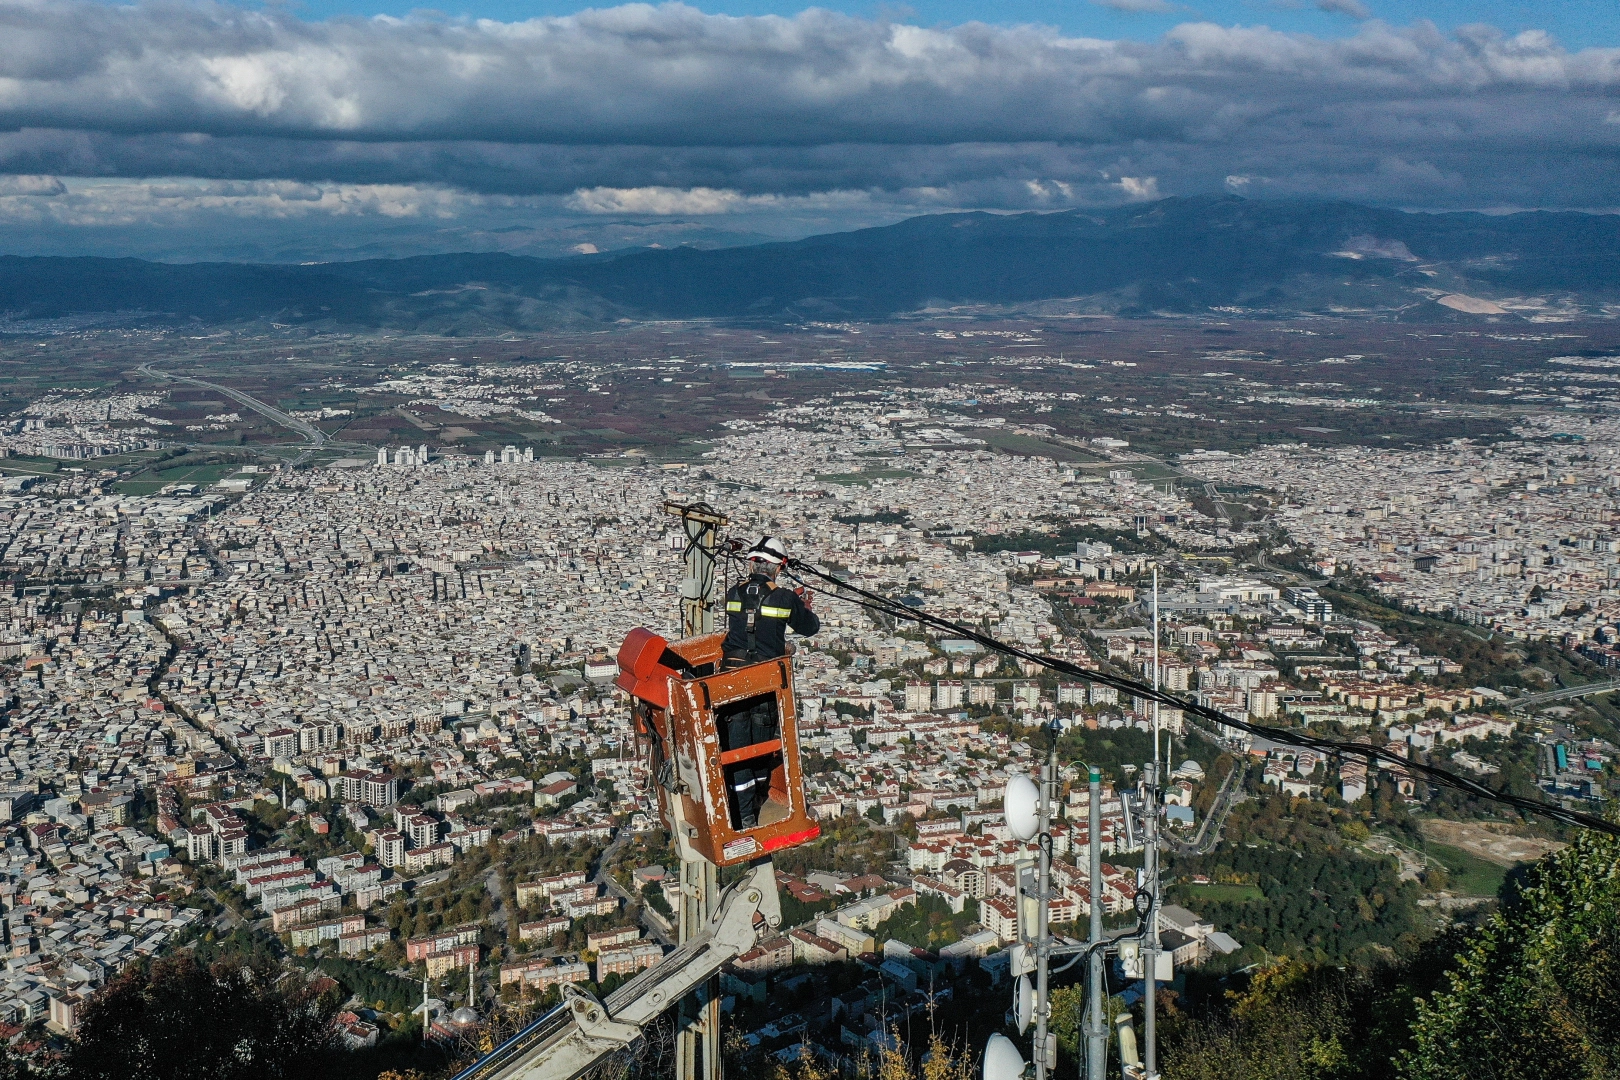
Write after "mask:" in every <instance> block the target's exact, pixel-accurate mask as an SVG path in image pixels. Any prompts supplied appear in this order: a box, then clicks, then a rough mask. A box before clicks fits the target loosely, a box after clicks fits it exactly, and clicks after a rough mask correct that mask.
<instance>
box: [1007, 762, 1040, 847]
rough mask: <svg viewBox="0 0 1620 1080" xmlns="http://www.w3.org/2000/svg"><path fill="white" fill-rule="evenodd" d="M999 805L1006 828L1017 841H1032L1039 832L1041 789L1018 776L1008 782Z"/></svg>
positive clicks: (1028, 779)
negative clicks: (1005, 821)
mask: <svg viewBox="0 0 1620 1080" xmlns="http://www.w3.org/2000/svg"><path fill="white" fill-rule="evenodd" d="M1001 805H1002V814H1003V815H1004V816H1005V817H1006V819H1007V827H1008V828H1009V829H1011V830H1012V834H1013V835H1014V836H1016V837H1018V839H1020V840H1033V839H1034V838H1035V834H1036V833H1038V832H1040V831H1041V809H1040V807H1041V789H1040V788H1038V787H1036V786H1035V781H1033V780H1031V779H1030V778H1029V777H1027V776H1024V775H1022V774H1020V775H1018V776H1014V777H1013V778H1012V779H1010V780H1008V781H1007V794H1006V796H1005V797H1004V798H1003V800H1002V803H1001Z"/></svg>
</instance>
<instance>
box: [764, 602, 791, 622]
mask: <svg viewBox="0 0 1620 1080" xmlns="http://www.w3.org/2000/svg"><path fill="white" fill-rule="evenodd" d="M759 613H760V614H761V615H764V616H765V617H766V618H768V619H785V618H787V617H788V616H789V615H792V614H793V609H792V608H785V607H770V606H769V605H767V604H761V605H760V606H759Z"/></svg>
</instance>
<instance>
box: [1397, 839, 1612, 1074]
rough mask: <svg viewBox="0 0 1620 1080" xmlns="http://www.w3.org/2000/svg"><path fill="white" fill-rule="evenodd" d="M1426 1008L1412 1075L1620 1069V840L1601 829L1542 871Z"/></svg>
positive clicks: (1532, 873) (1409, 1063)
mask: <svg viewBox="0 0 1620 1080" xmlns="http://www.w3.org/2000/svg"><path fill="white" fill-rule="evenodd" d="M1447 984H1448V985H1446V986H1445V987H1444V988H1442V989H1441V990H1439V991H1437V992H1436V993H1435V994H1434V995H1433V996H1432V997H1430V998H1429V999H1428V1000H1426V1001H1420V1002H1419V1003H1418V1012H1417V1019H1416V1020H1415V1022H1414V1023H1413V1034H1414V1039H1415V1042H1414V1045H1413V1047H1412V1049H1411V1050H1410V1051H1409V1052H1408V1053H1406V1054H1405V1055H1403V1058H1402V1060H1401V1073H1402V1075H1403V1076H1404V1077H1406V1078H1407V1080H1453V1078H1456V1080H1462V1078H1464V1077H1467V1078H1473V1077H1487V1076H1488V1077H1493V1078H1497V1077H1499V1078H1502V1080H1520V1078H1522V1080H1537V1078H1541V1077H1547V1078H1549V1080H1550V1078H1552V1077H1559V1078H1561V1080H1577V1078H1582V1077H1591V1078H1597V1077H1613V1076H1615V1075H1617V1074H1620V839H1617V838H1615V837H1613V836H1608V835H1604V834H1600V833H1597V832H1595V831H1592V830H1583V831H1581V832H1579V833H1578V834H1577V835H1576V836H1575V837H1574V839H1573V841H1572V842H1571V844H1570V846H1569V847H1567V848H1565V849H1563V850H1562V851H1559V852H1556V853H1555V854H1552V855H1549V856H1547V857H1546V858H1544V859H1542V860H1541V861H1540V862H1538V863H1536V864H1535V865H1534V866H1533V867H1531V868H1530V869H1529V870H1528V871H1527V873H1526V874H1525V877H1524V879H1523V882H1522V884H1521V885H1520V887H1519V889H1518V891H1517V893H1516V894H1509V895H1508V896H1507V897H1506V899H1505V901H1504V907H1503V910H1501V911H1500V912H1498V913H1497V914H1495V915H1493V916H1492V917H1491V919H1490V920H1489V921H1488V922H1487V923H1486V924H1485V925H1484V926H1483V927H1481V928H1480V930H1479V931H1478V932H1477V933H1476V934H1475V935H1473V937H1472V938H1471V939H1470V940H1469V941H1468V942H1467V944H1466V945H1465V947H1464V948H1463V950H1462V951H1461V952H1460V953H1459V954H1458V955H1457V958H1456V964H1455V966H1454V967H1453V968H1452V970H1451V971H1450V972H1449V973H1448V975H1447Z"/></svg>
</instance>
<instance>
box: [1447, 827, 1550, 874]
mask: <svg viewBox="0 0 1620 1080" xmlns="http://www.w3.org/2000/svg"><path fill="white" fill-rule="evenodd" d="M1418 828H1419V829H1420V830H1422V832H1423V835H1424V837H1425V839H1428V840H1433V841H1434V842H1435V843H1437V844H1449V845H1451V846H1452V847H1455V848H1461V849H1462V850H1464V851H1466V852H1468V853H1469V854H1470V855H1476V856H1478V857H1479V858H1481V859H1484V860H1486V861H1487V862H1493V863H1496V864H1497V865H1498V866H1516V865H1518V864H1519V863H1526V862H1535V861H1536V860H1537V859H1539V858H1541V857H1542V856H1543V855H1545V854H1547V853H1548V852H1551V851H1558V850H1560V849H1562V848H1565V847H1567V846H1568V845H1567V844H1565V843H1564V842H1563V841H1561V840H1545V839H1543V838H1541V837H1539V836H1521V835H1518V834H1517V833H1514V832H1513V831H1512V829H1511V828H1510V827H1509V826H1507V825H1496V824H1491V823H1489V822H1481V821H1439V820H1425V821H1421V822H1419V823H1418Z"/></svg>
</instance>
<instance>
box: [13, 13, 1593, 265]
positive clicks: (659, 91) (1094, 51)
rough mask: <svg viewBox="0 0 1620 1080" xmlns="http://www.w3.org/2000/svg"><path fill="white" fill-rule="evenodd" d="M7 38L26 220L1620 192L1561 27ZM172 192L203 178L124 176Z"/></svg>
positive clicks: (645, 24)
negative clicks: (1128, 34)
mask: <svg viewBox="0 0 1620 1080" xmlns="http://www.w3.org/2000/svg"><path fill="white" fill-rule="evenodd" d="M1106 2H1109V3H1113V4H1115V6H1120V5H1123V6H1126V7H1133V8H1135V9H1137V10H1145V11H1147V10H1157V11H1159V12H1161V13H1162V12H1163V10H1164V9H1165V7H1167V6H1169V5H1171V4H1173V3H1174V2H1175V0H1106ZM1311 2H1312V3H1315V2H1316V0H1311ZM243 3H244V4H245V3H246V0H243ZM1323 3H1324V4H1325V5H1328V6H1332V7H1333V8H1334V10H1339V11H1343V12H1345V13H1346V14H1350V15H1353V16H1357V17H1359V15H1360V14H1361V13H1363V10H1364V9H1363V8H1362V6H1361V4H1362V0H1323ZM1182 10H1185V9H1182ZM0 25H3V26H4V27H5V28H6V29H5V33H4V34H0V174H8V173H9V174H16V176H17V177H22V178H26V179H16V178H14V179H11V180H5V181H3V182H0V198H3V199H4V200H5V201H6V202H7V206H6V207H5V208H3V209H0V213H4V214H7V215H11V219H12V220H15V218H16V215H19V214H20V215H28V214H33V215H36V216H41V219H42V220H43V218H44V217H49V216H50V215H53V214H56V215H75V214H84V215H88V216H87V217H85V218H83V219H82V220H92V219H93V218H94V217H95V215H97V214H101V215H105V217H104V219H102V220H108V221H112V220H120V219H121V218H122V216H124V215H130V216H132V217H133V218H134V219H139V220H146V219H148V218H151V217H153V216H154V215H157V216H162V215H167V217H165V220H172V221H175V222H181V221H184V220H186V215H187V214H195V213H208V214H213V215H215V218H216V219H220V220H223V219H224V218H227V217H228V218H233V219H243V220H245V219H248V218H254V219H256V220H264V221H284V222H298V221H305V222H318V221H331V220H335V219H337V218H344V219H356V220H358V219H363V218H366V217H367V216H375V217H388V218H389V219H390V220H391V221H394V222H397V223H399V224H400V226H401V228H404V227H405V226H407V225H410V224H411V223H420V227H421V228H422V229H423V230H429V229H431V228H433V227H434V225H433V223H434V222H437V221H442V220H446V219H447V218H449V217H455V216H457V215H464V214H465V213H466V212H467V208H468V207H469V206H475V205H476V206H477V207H478V208H479V212H480V213H489V214H494V213H497V212H510V213H511V214H512V215H513V216H514V220H515V221H521V222H524V223H528V222H529V221H530V220H532V219H531V218H525V217H524V215H533V214H539V213H550V214H556V213H563V214H564V216H567V215H569V214H572V215H576V216H589V217H590V218H592V219H593V220H598V227H605V223H603V222H601V221H600V220H599V219H602V218H606V217H608V216H612V215H625V216H636V215H642V216H647V217H649V218H654V219H660V220H664V221H666V222H670V219H675V218H680V217H682V216H691V217H698V218H703V219H705V220H709V219H719V218H730V219H732V220H737V219H741V218H744V217H747V216H749V215H753V216H754V217H755V218H764V217H771V216H776V217H777V218H778V219H780V218H782V217H783V216H792V215H800V216H801V217H802V218H803V219H804V220H806V221H809V220H810V219H811V218H812V217H814V218H815V220H816V221H817V222H818V223H820V224H821V226H823V227H829V228H835V227H838V223H839V222H840V221H841V220H848V221H855V220H857V218H858V217H859V216H860V215H862V214H866V213H868V211H870V210H871V208H872V207H874V206H882V207H883V208H884V210H883V212H884V213H888V212H889V211H890V209H891V208H898V207H902V206H903V207H907V208H946V207H982V208H993V209H995V208H1000V209H1017V208H1026V207H1035V206H1053V205H1057V204H1059V203H1060V202H1061V203H1063V204H1074V205H1095V204H1107V203H1119V202H1122V201H1129V200H1137V199H1145V198H1151V197H1154V195H1156V194H1158V193H1159V192H1160V189H1161V188H1162V189H1164V190H1168V191H1176V192H1180V193H1196V192H1211V191H1220V190H1223V189H1224V190H1238V191H1247V192H1255V191H1258V190H1260V188H1261V185H1262V184H1263V185H1264V190H1265V191H1266V192H1267V193H1268V194H1276V195H1281V196H1289V197H1302V196H1305V197H1308V196H1326V197H1332V198H1346V199H1361V200H1374V201H1378V202H1381V203H1386V204H1388V203H1396V204H1401V205H1426V206H1433V207H1437V208H1438V207H1443V206H1450V207H1454V206H1479V205H1514V206H1549V207H1556V206H1584V207H1591V206H1605V205H1620V171H1617V170H1615V169H1614V168H1613V138H1612V135H1613V132H1614V126H1613V125H1614V124H1615V123H1616V122H1617V121H1616V120H1615V119H1614V118H1615V117H1616V116H1620V110H1617V109H1616V106H1615V100H1616V96H1617V95H1620V49H1585V50H1581V51H1570V50H1566V49H1564V48H1562V47H1561V46H1559V45H1558V44H1557V42H1556V41H1554V40H1552V39H1551V38H1550V37H1549V36H1548V35H1547V34H1545V33H1542V32H1540V31H1526V32H1523V33H1518V34H1514V35H1509V34H1505V33H1503V32H1501V31H1498V30H1494V29H1492V28H1490V27H1488V26H1471V27H1467V28H1464V29H1462V30H1459V31H1457V32H1456V33H1455V34H1453V35H1451V36H1449V37H1448V36H1445V35H1443V34H1441V33H1439V32H1438V31H1437V30H1436V29H1435V28H1434V27H1433V26H1432V25H1430V24H1427V23H1415V24H1413V25H1412V26H1409V27H1405V28H1400V27H1393V26H1390V25H1388V24H1386V23H1383V22H1380V21H1378V20H1368V21H1365V22H1364V23H1362V25H1360V26H1359V27H1358V28H1356V29H1355V31H1354V32H1353V33H1350V34H1348V35H1346V36H1343V37H1340V38H1333V39H1328V38H1318V37H1313V36H1311V35H1307V34H1295V33H1281V32H1278V31H1274V30H1270V29H1267V28H1265V27H1263V26H1247V27H1244V26H1235V27H1234V26H1220V25H1216V24H1214V23H1210V22H1199V21H1189V22H1184V23H1182V24H1181V25H1179V26H1176V27H1175V28H1173V29H1172V30H1170V31H1169V32H1168V33H1166V34H1165V35H1163V36H1162V37H1160V38H1159V39H1157V40H1154V41H1135V40H1119V41H1109V40H1100V39H1096V38H1081V37H1072V36H1066V35H1064V34H1062V33H1061V32H1059V31H1057V30H1054V29H1052V28H1049V27H1039V26H1011V27H1008V26H992V25H987V24H983V23H968V24H964V25H960V26H945V25H936V26H916V25H907V24H905V23H900V22H895V21H892V20H882V19H862V18H856V17H852V16H848V15H841V14H838V13H835V12H830V11H827V10H825V9H817V8H811V9H808V10H805V11H803V12H801V13H799V14H797V15H794V16H791V17H780V16H762V17H730V16H719V15H708V14H705V13H703V12H701V11H699V10H697V9H695V8H692V7H687V6H685V5H682V4H679V3H671V4H661V5H658V6H652V5H647V4H627V5H624V6H621V7H614V8H601V9H591V10H586V11H580V12H578V13H577V14H574V15H568V16H562V17H555V18H535V19H530V20H527V21H524V22H516V23H501V22H498V21H495V20H454V19H442V18H438V17H432V16H422V17H412V18H404V19H398V18H383V17H379V18H373V19H353V18H350V19H334V20H331V21H327V22H303V21H300V20H298V19H296V18H293V17H292V16H290V15H286V14H282V13H280V12H279V11H278V10H276V9H274V8H271V9H270V10H249V9H247V8H246V7H245V6H243V7H238V6H232V5H230V4H227V3H221V2H217V0H197V2H189V0H188V2H185V3H175V2H173V0H130V2H120V3H119V4H110V3H103V2H98V0H48V2H47V0H0ZM1102 173H1106V174H1107V176H1106V178H1104V179H1103V180H1101V181H1099V180H1098V179H1097V177H1098V176H1099V174H1102ZM53 177H62V178H64V179H63V180H62V183H65V184H66V189H65V190H60V191H58V190H57V189H56V188H55V186H54V185H55V184H56V183H57V181H56V180H54V179H53ZM73 177H86V178H88V177H94V178H98V179H97V180H95V181H93V182H92V181H90V180H74V179H72V178H73ZM145 177H182V178H184V177H200V178H206V179H200V180H182V181H152V182H150V183H147V182H145V181H144V180H143V181H140V182H136V181H135V180H127V181H121V180H116V178H145ZM1055 177H1056V178H1062V179H1053V178H1055ZM1120 177H1130V178H1132V179H1131V180H1130V181H1129V182H1127V181H1124V180H1120V179H1118V178H1120ZM1075 178H1080V179H1075ZM115 181H116V182H115ZM244 184H246V185H259V186H257V187H251V188H245V187H241V186H240V185H244ZM95 185H101V186H100V187H95ZM143 185H144V186H143ZM231 185H237V186H235V187H233V186H231ZM266 185H268V186H266ZM93 187H95V190H94V191H92V188H93ZM36 188H37V189H38V190H36ZM30 195H39V196H49V197H48V198H45V197H42V198H26V197H23V196H30ZM477 199H482V200H484V201H483V202H475V201H474V200H477ZM500 199H510V200H513V201H511V202H510V203H509V204H502V203H500V202H499V200H500ZM525 200H538V201H525ZM46 203H49V204H53V205H57V204H59V208H58V209H55V210H47V209H46V208H45V206H44V204H46ZM32 204H40V205H32ZM503 205H504V206H506V207H507V210H506V211H501V208H502V206H503ZM30 207H31V208H30ZM840 214H844V215H846V217H844V218H842V219H841V218H839V215H840ZM816 215H821V216H819V217H816ZM860 220H862V221H865V220H869V219H867V218H860ZM491 227H494V223H493V222H491ZM311 228H312V229H313V226H311ZM424 235H426V233H425V232H424ZM575 242H582V241H580V239H579V238H574V239H572V240H570V243H575ZM591 242H595V241H594V239H593V240H592V241H591ZM613 243H614V244H619V243H621V238H615V239H614V240H613ZM607 249H608V248H607V247H606V246H604V247H603V250H607ZM559 250H566V247H563V248H560V249H559Z"/></svg>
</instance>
